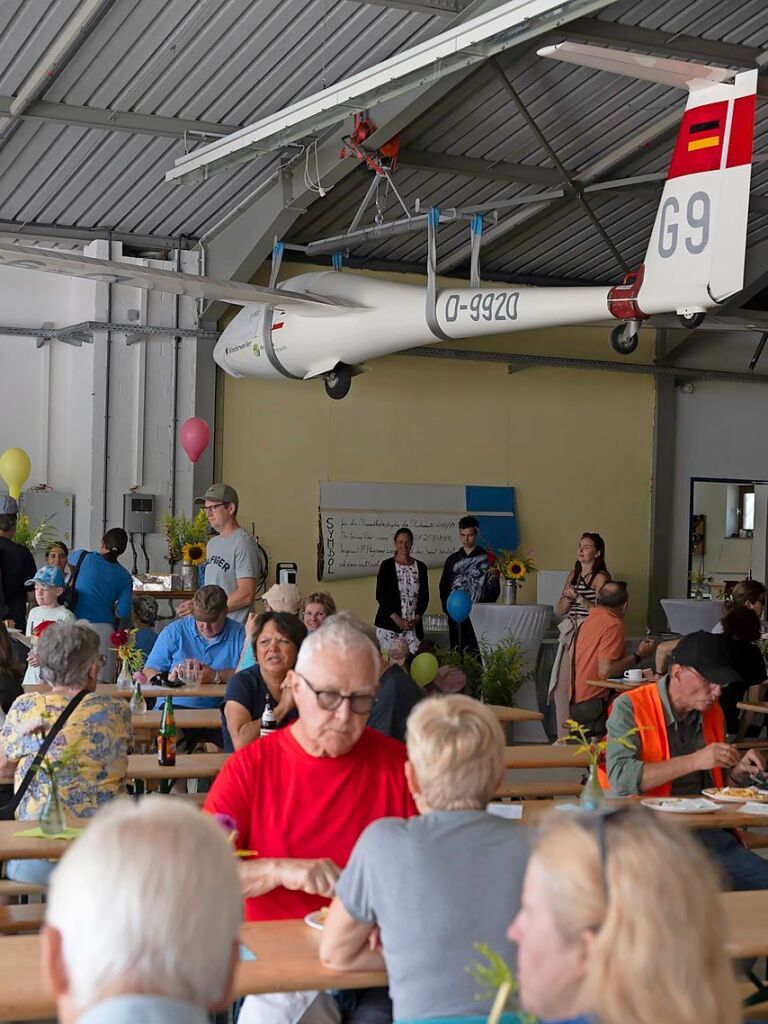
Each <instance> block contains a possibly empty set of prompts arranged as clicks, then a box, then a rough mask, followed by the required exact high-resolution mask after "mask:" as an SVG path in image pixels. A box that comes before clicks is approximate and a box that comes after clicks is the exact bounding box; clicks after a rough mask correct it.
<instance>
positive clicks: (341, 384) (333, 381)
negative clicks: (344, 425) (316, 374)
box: [325, 363, 352, 400]
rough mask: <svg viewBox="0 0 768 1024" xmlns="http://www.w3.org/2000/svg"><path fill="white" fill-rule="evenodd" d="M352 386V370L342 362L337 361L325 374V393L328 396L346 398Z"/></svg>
mask: <svg viewBox="0 0 768 1024" xmlns="http://www.w3.org/2000/svg"><path fill="white" fill-rule="evenodd" d="M351 387H352V372H351V371H350V368H349V367H348V366H345V365H344V363H339V364H338V366H336V367H334V369H333V370H331V372H330V373H326V375H325V393H326V394H327V395H328V397H329V398H335V399H336V400H338V399H340V398H346V396H347V395H348V394H349V389H350V388H351Z"/></svg>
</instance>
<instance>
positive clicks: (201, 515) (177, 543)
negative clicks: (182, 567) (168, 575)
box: [163, 509, 208, 562]
mask: <svg viewBox="0 0 768 1024" xmlns="http://www.w3.org/2000/svg"><path fill="white" fill-rule="evenodd" d="M163 533H164V534H165V539H166V541H167V542H168V557H169V558H171V559H172V560H173V561H174V562H179V561H181V556H182V551H183V548H184V545H185V544H205V542H206V541H207V540H208V519H207V517H206V514H205V512H204V511H203V509H200V511H199V512H196V513H195V515H194V516H193V517H192V518H191V519H190V518H189V517H188V516H185V515H184V513H183V512H180V513H179V515H177V516H172V515H171V514H170V513H169V512H166V513H165V516H164V518H163Z"/></svg>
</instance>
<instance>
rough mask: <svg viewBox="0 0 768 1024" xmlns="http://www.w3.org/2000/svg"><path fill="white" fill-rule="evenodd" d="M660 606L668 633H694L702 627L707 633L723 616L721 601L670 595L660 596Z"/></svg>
mask: <svg viewBox="0 0 768 1024" xmlns="http://www.w3.org/2000/svg"><path fill="white" fill-rule="evenodd" d="M661 607H662V608H663V609H664V614H665V615H666V616H667V622H668V623H669V631H670V633H681V634H682V635H683V636H685V634H686V633H695V632H696V631H697V630H698V629H704V630H706V631H707V632H708V633H709V632H710V631H711V630H712V627H713V626H716V625H717V623H718V622H719V621H720V619H722V617H723V607H724V605H723V602H722V601H712V600H706V601H705V600H701V601H697V600H695V599H690V600H688V601H685V600H681V599H675V598H670V597H665V598H662V601H661Z"/></svg>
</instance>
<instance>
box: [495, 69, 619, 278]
mask: <svg viewBox="0 0 768 1024" xmlns="http://www.w3.org/2000/svg"><path fill="white" fill-rule="evenodd" d="M490 63H491V66H492V67H493V69H494V71H495V72H496V74H497V76H498V78H499V79H500V80H501V84H502V85H503V86H504V89H505V91H506V93H507V95H508V96H509V98H510V99H511V100H512V102H513V103H514V105H515V107H516V109H517V111H518V113H519V114H520V116H521V117H522V118H523V120H524V121H525V123H526V124H527V125H528V128H529V130H530V131H531V132H532V133H533V136H534V138H536V139H537V140H538V142H539V145H540V146H541V147H542V149H543V150H544V152H545V153H546V154H547V156H548V157H549V159H550V160H551V161H552V163H553V164H554V165H555V167H556V168H557V170H558V172H559V174H560V177H561V180H562V184H563V185H565V186H566V187H567V188H569V189H570V190H571V192H573V194H574V195H575V196H576V198H577V199H578V201H579V203H580V204H581V207H582V209H583V210H584V212H585V213H586V215H587V217H588V219H589V220H590V221H591V223H592V226H593V227H594V228H595V230H596V231H597V233H598V234H599V235H600V237H601V238H602V240H603V241H604V242H605V244H606V246H607V247H608V250H609V251H610V253H611V255H612V256H613V258H614V259H615V260H616V262H617V263H618V265H619V267H620V269H621V270H623V271H624V272H625V273H627V272H628V271H629V269H630V268H629V264H628V263H627V261H626V260H625V259H624V257H623V256H622V254H621V253H620V252H619V250H618V248H617V247H616V245H615V244H614V241H613V239H612V238H611V237H610V235H609V234H608V232H607V231H606V230H605V228H604V227H603V225H602V224H601V223H600V219H599V217H598V216H597V214H596V213H595V211H594V210H593V209H592V207H591V205H590V204H589V202H588V201H587V199H586V198H585V196H584V194H583V193H582V191H581V189H580V187H579V185H578V183H577V182H576V181H575V180H574V178H573V177H572V175H571V173H570V171H569V170H568V169H567V168H566V167H565V165H564V164H563V162H562V160H561V159H560V157H559V156H558V155H557V153H556V152H555V151H554V149H553V148H552V146H550V144H549V140H548V139H547V137H546V135H545V134H544V132H543V131H542V130H541V128H539V126H538V124H537V122H536V119H535V118H534V116H533V114H531V112H530V111H529V110H528V108H527V107H526V105H525V104H524V103H523V101H522V99H521V98H520V96H519V95H518V93H517V90H516V89H515V87H514V86H513V85H512V83H511V81H510V80H509V77H508V76H507V74H506V72H505V71H504V68H502V66H501V64H500V63H499V62H498V60H497V59H496V58H495V57H491V60H490Z"/></svg>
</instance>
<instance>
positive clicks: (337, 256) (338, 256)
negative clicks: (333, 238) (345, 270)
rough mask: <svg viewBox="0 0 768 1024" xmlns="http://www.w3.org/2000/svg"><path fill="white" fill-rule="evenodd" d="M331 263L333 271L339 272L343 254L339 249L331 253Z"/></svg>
mask: <svg viewBox="0 0 768 1024" xmlns="http://www.w3.org/2000/svg"><path fill="white" fill-rule="evenodd" d="M331 263H332V264H333V269H334V270H339V271H340V270H341V268H342V266H343V265H344V253H343V252H342V251H341V249H337V250H336V252H334V253H331Z"/></svg>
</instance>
